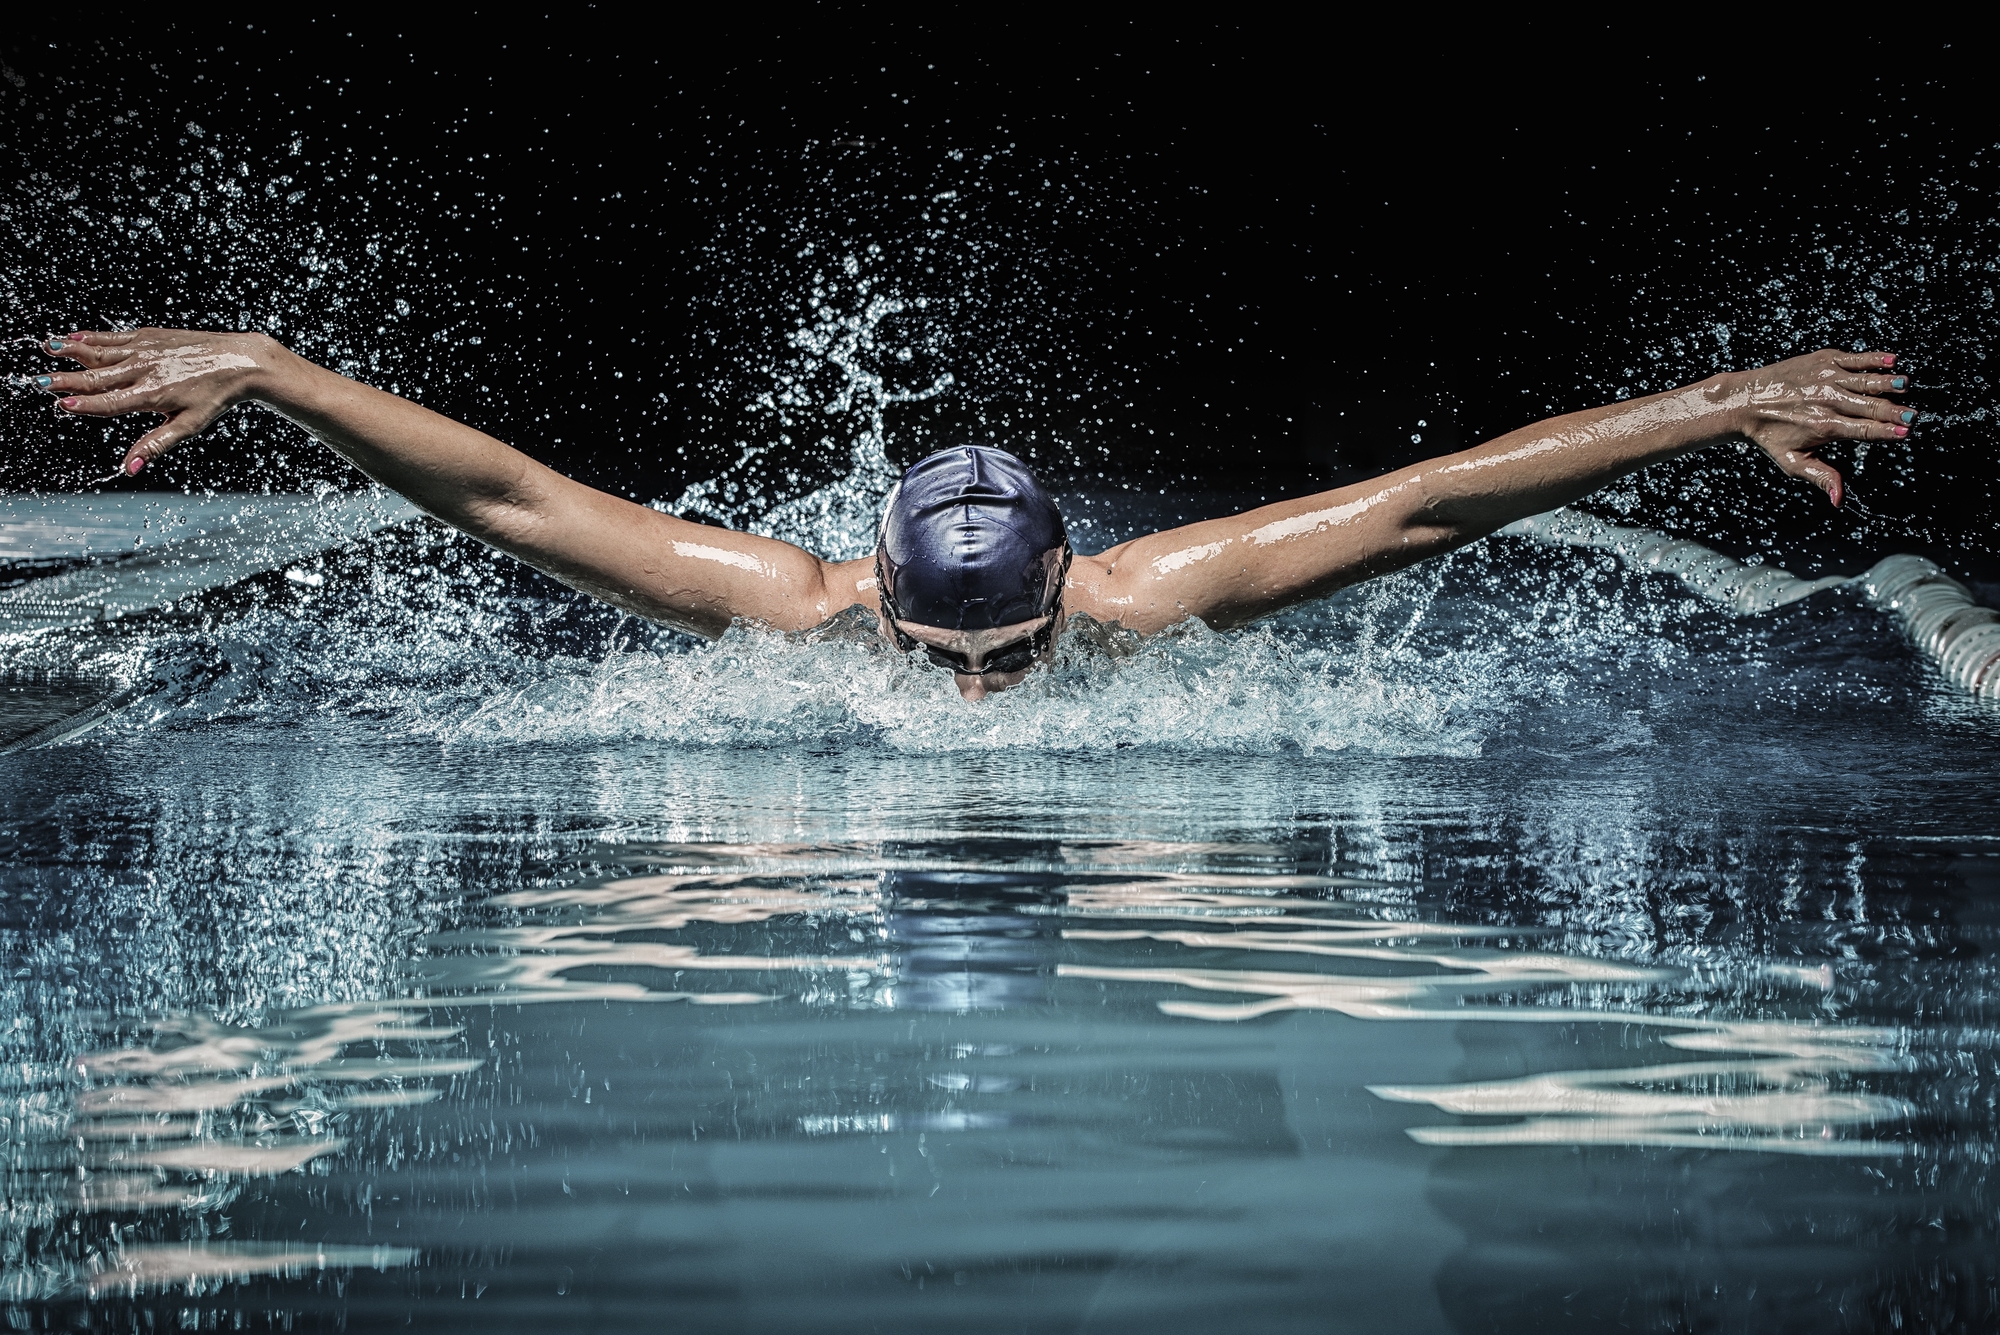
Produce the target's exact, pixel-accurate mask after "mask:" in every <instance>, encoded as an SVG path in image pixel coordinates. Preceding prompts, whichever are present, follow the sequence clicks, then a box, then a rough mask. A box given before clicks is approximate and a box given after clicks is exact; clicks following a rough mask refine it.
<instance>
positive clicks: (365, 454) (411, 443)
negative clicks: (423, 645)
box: [252, 353, 560, 536]
mask: <svg viewBox="0 0 2000 1335" xmlns="http://www.w3.org/2000/svg"><path fill="white" fill-rule="evenodd" d="M252 397H254V398H255V399H256V400H257V401H258V402H261V403H264V404H265V405H266V406H268V407H270V408H272V409H274V410H275V411H277V412H279V413H280V414H282V415H284V416H285V417H287V418H289V419H291V420H292V421H294V422H296V423H298V424H299V425H300V426H302V427H304V428H305V429H306V430H307V431H309V432H310V433H312V435H313V436H314V437H315V438H316V439H318V440H320V441H321V442H322V443H324V444H325V445H326V446H327V447H328V448H330V449H332V450H333V451H334V452H335V453H336V454H339V455H340V456H341V457H342V458H344V459H346V460H348V461H349V462H350V463H352V464H354V466H355V467H357V468H359V469H360V470H361V471H362V472H364V473H366V474H368V476H370V477H372V478H374V479H375V480H376V481H377V482H380V483H381V484H382V485H383V486H385V487H387V488H389V489H390V490H391V491H394V492H397V493H399V494H401V495H403V496H406V497H408V498H409V499H410V500H412V501H414V502H415V503H416V504H417V505H419V506H421V507H423V508H424V509H425V510H427V511H429V512H430V513H432V514H434V515H436V516H437V517H439V518H440V519H443V520H445V521H446V522H448V523H451V524H454V525H456V526H458V527H460V528H464V529H466V530H468V531H470V532H474V533H478V534H481V535H482V536H483V535H484V533H485V531H486V530H488V529H490V528H492V527H494V526H495V525H496V524H499V523H504V522H505V519H504V516H506V515H508V514H510V513H514V512H519V511H522V510H525V509H532V508H533V507H535V506H536V505H537V504H539V503H541V502H542V501H543V500H544V499H545V494H546V492H547V491H548V488H549V483H550V482H551V481H552V480H559V479H560V475H558V474H555V473H552V472H550V470H548V469H547V468H545V467H543V466H542V465H540V464H538V463H536V462H535V461H534V460H532V459H530V458H529V457H528V456H527V455H525V454H523V453H521V452H520V451H519V450H517V449H514V448H513V447H512V446H510V445H507V444H504V443H503V442H501V441H498V440H495V439H494V438H493V437H491V436H489V435H487V434H486V433H485V432H483V431H479V430H476V429H475V428H473V427H469V426H466V425H465V424H464V423H461V422H455V421H453V420H452V419H451V418H448V417H445V416H443V415H441V414H439V413H435V412H432V411H431V410H430V409H428V408H425V407H423V406H422V405H421V404H416V403H412V402H410V401H409V400H408V399H404V398H399V397H397V396H396V395H394V394H390V393H387V392H386V391H383V390H379V389H375V388H373V387H371V386H369V385H364V384H361V383H359V382H357V381H353V380H349V379H347V378H346V377H345V376H341V375H337V374H335V373H334V372H332V371H329V370H327V369H325V368H324V367H320V366H315V365H314V364H313V363H311V362H309V361H306V360H305V359H304V358H302V357H298V356H296V355H295V354H291V353H283V354H282V355H279V356H274V357H273V358H272V361H271V364H270V366H269V368H268V374H267V375H266V377H265V378H264V379H263V382H262V383H260V384H259V385H258V386H257V389H256V392H255V393H254V395H253V396H252Z"/></svg>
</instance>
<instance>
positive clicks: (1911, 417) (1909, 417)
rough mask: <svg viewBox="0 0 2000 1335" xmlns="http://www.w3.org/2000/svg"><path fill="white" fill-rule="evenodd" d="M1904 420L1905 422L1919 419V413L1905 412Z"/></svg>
mask: <svg viewBox="0 0 2000 1335" xmlns="http://www.w3.org/2000/svg"><path fill="white" fill-rule="evenodd" d="M1903 420H1904V421H1905V422H1914V421H1916V420H1917V415H1916V414H1915V413H1914V412H1906V413H1904V414H1903Z"/></svg>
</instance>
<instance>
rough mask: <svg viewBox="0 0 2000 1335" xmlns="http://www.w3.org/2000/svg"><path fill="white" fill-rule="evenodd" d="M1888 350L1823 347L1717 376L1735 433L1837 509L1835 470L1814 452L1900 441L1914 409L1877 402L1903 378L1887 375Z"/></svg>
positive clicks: (1905, 380) (1903, 385)
mask: <svg viewBox="0 0 2000 1335" xmlns="http://www.w3.org/2000/svg"><path fill="white" fill-rule="evenodd" d="M1895 366H1896V354H1895V353H1893V352H1841V351H1838V350H1837V349H1834V348H1825V349H1822V350H1821V351H1819V352H1813V353H1808V354H1806V355H1805V356H1803V357H1794V358H1792V359H1791V360H1790V361H1783V362H1778V363H1776V364H1775V365H1772V366H1760V367H1758V368H1757V369H1755V370H1753V371H1731V372H1727V373H1725V374H1724V375H1723V376H1722V377H1720V379H1721V382H1722V384H1721V390H1722V393H1723V394H1724V395H1725V399H1724V401H1725V402H1726V403H1727V404H1728V405H1729V407H1730V408H1731V410H1732V412H1733V415H1734V417H1735V419H1736V421H1735V429H1736V430H1737V431H1738V432H1740V433H1742V434H1743V435H1746V436H1748V437H1749V438H1750V439H1752V440H1754V441H1756V442H1757V444H1758V445H1760V446H1762V447H1763V450H1764V453H1766V454H1768V455H1770V456H1771V458H1772V459H1773V460H1775V461H1776V462H1777V465H1778V467H1780V468H1782V469H1784V470H1785V471H1786V472H1787V473H1789V474H1791V475H1792V476H1793V477H1802V478H1804V479H1805V480H1806V481H1808V482H1810V483H1812V484H1813V485H1814V486H1816V487H1818V488H1819V489H1820V490H1821V491H1824V492H1825V493H1826V494H1827V499H1829V500H1831V501H1832V502H1833V503H1834V504H1835V505H1839V504H1840V498H1841V477H1840V470H1839V469H1837V468H1835V467H1834V466H1833V465H1832V464H1829V463H1827V462H1826V461H1825V460H1824V459H1821V458H1819V457H1818V451H1820V450H1822V449H1824V448H1825V447H1826V446H1828V445H1831V444H1833V443H1834V442H1835V441H1840V440H1900V439H1902V438H1903V437H1905V436H1907V435H1909V434H1910V423H1912V422H1914V421H1916V420H1917V414H1916V410H1915V409H1913V408H1907V407H1904V406H1903V405H1902V404H1898V403H1892V402H1890V401H1889V400H1888V399H1886V398H1884V397H1882V396H1883V395H1886V394H1901V393H1903V392H1904V391H1905V390H1906V389H1907V388H1908V386H1909V383H1910V381H1909V376H1908V375H1907V374H1903V373H1899V372H1897V371H1896V370H1895Z"/></svg>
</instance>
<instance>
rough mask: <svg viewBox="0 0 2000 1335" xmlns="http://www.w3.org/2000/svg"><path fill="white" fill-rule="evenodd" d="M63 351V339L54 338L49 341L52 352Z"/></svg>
mask: <svg viewBox="0 0 2000 1335" xmlns="http://www.w3.org/2000/svg"><path fill="white" fill-rule="evenodd" d="M62 350H63V341H62V340H61V339H59V338H52V339H50V340H49V351H50V352H61V351H62Z"/></svg>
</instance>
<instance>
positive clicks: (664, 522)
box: [44, 329, 875, 636]
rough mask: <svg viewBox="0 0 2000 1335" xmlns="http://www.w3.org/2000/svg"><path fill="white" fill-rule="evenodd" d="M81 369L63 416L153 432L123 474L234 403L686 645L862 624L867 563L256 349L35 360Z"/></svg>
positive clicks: (214, 345)
mask: <svg viewBox="0 0 2000 1335" xmlns="http://www.w3.org/2000/svg"><path fill="white" fill-rule="evenodd" d="M44 350H45V351H47V352H48V353H49V354H50V355H51V356H55V357H60V358H68V359H71V360H74V361H77V362H80V363H82V364H83V366H84V367H85V368H87V369H85V370H83V371H73V372H66V373H61V374H56V375H52V376H50V377H48V380H49V384H48V385H47V388H48V389H50V390H51V391H52V392H54V393H56V394H58V395H60V396H62V397H61V399H60V404H61V406H62V408H63V409H64V410H65V411H67V412H71V413H75V414H78V415H79V416H95V417H109V416H118V415H120V414H123V413H133V412H151V413H159V414H162V415H163V416H165V418H166V421H164V422H163V423H161V424H160V425H159V426H156V427H154V428H153V429H152V430H151V431H148V432H147V433H146V434H145V435H143V436H141V437H140V438H139V439H138V440H137V441H136V442H134V444H133V445H132V447H131V448H130V449H129V450H127V451H126V455H125V462H124V465H123V471H124V472H126V473H127V474H137V473H138V472H139V471H140V470H142V469H143V468H145V467H146V465H147V464H148V463H150V462H151V461H152V460H154V459H157V458H159V457H160V456H161V455H163V454H165V453H166V452H167V451H168V450H170V449H173V448H174V447H175V446H176V445H178V444H179V443H180V442H181V441H183V440H186V439H187V438H189V437H191V436H194V435H197V434H199V433H200V432H201V431H203V430H205V429H206V428H207V427H208V426H209V424H210V423H212V422H214V421H215V420H216V419H217V418H218V417H220V416H221V415H222V414H223V413H225V412H227V411H228V410H229V409H230V408H233V407H235V406H236V405H237V404H239V403H261V404H264V405H265V406H266V407H269V408H271V409H273V410H274V411H276V412H278V413H280V414H282V415H283V416H285V417H287V418H289V419H291V420H292V421H294V422H296V423H298V424H299V425H300V426H302V427H304V428H305V429H306V430H307V431H309V432H310V433H312V435H313V436H315V437H316V438H318V439H319V440H320V441H322V442H323V443H325V444H326V445H327V446H328V447H329V448H331V449H332V450H333V451H334V452H335V453H337V454H339V455H341V456H342V457H343V458H345V459H347V460H348V461H350V462H351V463H353V464H354V465H355V466H356V467H357V468H359V469H360V470H361V471H362V472H364V473H366V474H367V475H368V476H369V477H371V478H373V479H375V480H376V481H377V482H380V483H381V484H382V485H383V486H385V487H387V488H389V489H390V490H391V491H394V492H397V493H399V494H401V495H403V496H405V497H408V498H409V499H410V500H411V501H412V502H414V503H415V504H416V505H417V506H418V507H420V508H421V509H423V510H425V511H428V512H429V513H430V514H432V515H435V516H436V517H437V518H439V519H442V520H443V521H444V522H446V523H448V524H450V525H452V526H453V527H455V528H458V529H462V530H463V531H465V532H466V533H469V534H471V535H472V536H473V537H475V538H478V539H479V540H480V541H482V542H486V543H490V544H491V545H493V546H495V547H498V548H500V549H501V550H502V551H505V552H509V553H512V554H513V555H515V556H517V557H519V558H521V559H522V560H523V561H526V562H527V563H528V564H529V565H532V566H534V567H535V568H536V569H537V570H540V571H543V572H544V573H546V574H549V575H552V576H554V577H555V578H557V579H559V580H561V581H563V582H564V583H565V584H568V585H570V586H572V587H574V588H577V589H581V590H582V591H584V592H585V593H588V594H591V595H593V596H595V597H598V598H601V599H603V600H604V601H606V602H608V603H611V604H614V605H615V606H618V607H622V608H624V609H625V610H627V611H629V612H634V613H637V614H638V615H640V616H643V617H646V618H648V619H650V620H654V621H659V622H663V623H665V624H667V625H671V626H675V627H677V628H679V629H682V630H688V631H693V632H695V633H697V634H701V635H708V636H716V635H720V634H721V633H722V632H723V631H724V630H726V629H728V628H729V625H730V623H731V622H733V621H737V620H743V621H749V622H755V623H759V624H762V625H766V626H769V627H771V628H772V629H775V630H804V629H807V628H810V627H812V626H816V625H818V624H819V623H821V622H822V621H825V620H826V619H827V618H828V617H829V616H831V615H833V614H834V613H836V612H840V611H842V610H844V609H845V608H847V607H848V606H850V605H851V604H854V603H861V604H863V605H864V606H867V607H870V608H873V607H874V605H875V593H874V587H875V581H874V569H873V566H872V563H870V562H868V561H865V560H864V561H848V562H844V563H838V564H836V563H833V562H828V561H822V560H820V558H818V557H817V556H814V555H813V554H812V553H810V552H806V551H803V550H801V549H800V548H798V547H794V546H792V545H791V544H790V543H787V542H779V541H777V540H776V539H774V538H762V537H757V536H756V535H754V534H748V533H737V532H734V531H732V530H729V529H723V528H715V527H711V526H709V525H706V524H695V523H690V522H688V521H687V520H684V519H677V518H675V517H673V516H672V515H665V514H661V513H660V512H659V511H657V510H652V509H649V508H648V507H646V506H643V505H636V504H634V503H632V502H631V501H627V500H624V499H622V498H620V497H617V496H612V495H609V494H608V493H606V492H602V491H598V490H597V489H595V488H593V487H587V486H585V485H584V484H582V483H580V482H577V481H575V480H574V479H572V478H567V477H564V476H563V475H562V474H560V473H558V472H556V471H555V470H554V469H551V468H549V467H547V466H545V465H543V464H540V463H537V462H536V461H535V460H533V459H531V458H529V457H528V456H527V455H525V454H523V453H522V452H521V451H519V450H517V449H514V448H513V447H512V446H510V445H507V444H504V443H503V442H501V441H499V440H496V439H494V438H493V437H492V436H489V435H487V434H486V433H485V432H483V431H479V430H476V429H474V428H472V427H469V426H466V425H465V424H463V423H461V422H456V421H453V420H452V419H451V418H449V417H445V416H443V415H442V414H439V413H435V412H432V411H431V410H430V409H428V408H425V407H423V406H421V405H420V404H416V403H412V402H411V401H409V400H408V399H403V398H399V397H397V396H396V395H394V394H390V393H387V392H385V391H383V390H379V389H375V388H372V387H371V386H368V385H364V384H361V383H359V382H358V381H354V380H349V379H347V378H346V377H345V376H341V375H337V374H335V373H334V372H332V371H329V370H327V369H326V368H324V367H321V366H316V365H314V364H313V363H311V362H309V361H307V360H305V359H304V358H303V357H300V356H298V355H297V354H295V353H292V352H290V351H288V350H287V349H286V348H284V347H283V346H282V345H281V344H279V343H278V342H277V341H276V340H275V339H271V338H269V337H266V336H265V335H262V334H217V333H199V332H194V331H189V330H178V329H134V330H126V331H119V332H114V333H97V332H86V333H79V334H72V335H69V336H68V337H66V338H63V339H52V340H50V341H49V343H48V344H46V345H45V349H44Z"/></svg>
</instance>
